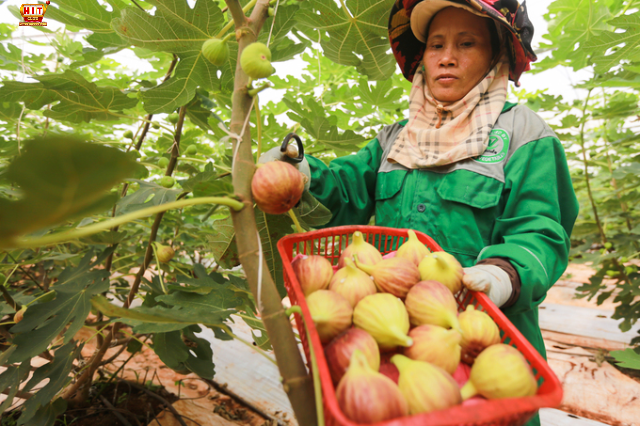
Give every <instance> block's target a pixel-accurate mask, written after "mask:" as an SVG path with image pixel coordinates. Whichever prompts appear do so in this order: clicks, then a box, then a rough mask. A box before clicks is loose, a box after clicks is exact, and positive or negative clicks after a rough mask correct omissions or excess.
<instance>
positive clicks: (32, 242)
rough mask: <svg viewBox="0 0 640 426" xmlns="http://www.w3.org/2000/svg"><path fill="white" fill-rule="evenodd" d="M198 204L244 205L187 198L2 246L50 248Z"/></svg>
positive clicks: (229, 200) (222, 199) (225, 199)
mask: <svg viewBox="0 0 640 426" xmlns="http://www.w3.org/2000/svg"><path fill="white" fill-rule="evenodd" d="M199 204H219V205H222V206H227V207H229V208H231V209H232V210H240V209H242V208H243V207H244V204H243V203H241V202H240V201H238V200H235V199H233V198H229V197H198V198H189V199H187V200H178V201H173V202H171V203H165V204H160V205H158V206H153V207H148V208H146V209H141V210H136V211H135V212H131V213H128V214H125V215H122V216H118V217H116V218H113V219H109V220H105V221H104V222H99V223H94V224H92V225H88V226H85V227H82V228H80V229H73V230H70V231H65V232H59V233H56V234H51V235H47V236H44V237H40V238H16V239H13V240H8V241H6V242H4V243H3V245H5V246H7V247H9V246H10V247H12V248H36V247H42V246H50V245H54V244H59V243H63V242H68V241H72V240H76V239H78V238H83V237H88V236H90V235H93V234H96V233H98V232H101V231H106V230H108V229H110V228H113V227H114V226H117V225H122V224H125V223H128V222H132V221H134V220H137V219H142V218H145V217H147V216H151V215H152V214H156V213H161V212H165V211H167V210H173V209H180V208H183V207H188V206H196V205H199Z"/></svg>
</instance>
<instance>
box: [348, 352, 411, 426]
mask: <svg viewBox="0 0 640 426" xmlns="http://www.w3.org/2000/svg"><path fill="white" fill-rule="evenodd" d="M336 399H337V400H338V405H339V406H340V409H341V410H342V412H343V413H344V415H345V416H346V417H347V418H349V419H350V420H352V421H354V422H356V423H358V424H362V423H364V424H369V423H378V422H382V421H385V420H391V419H395V418H396V417H402V416H406V415H407V414H409V410H408V407H407V401H406V400H405V398H404V396H403V395H402V393H401V392H400V389H399V388H398V385H396V384H395V383H394V382H393V381H392V380H391V379H389V378H388V377H386V376H384V375H382V374H380V373H378V372H377V371H375V370H374V369H373V368H371V366H370V365H369V364H368V362H367V358H366V357H365V356H364V354H363V353H362V352H360V351H359V350H357V349H356V350H355V351H354V353H353V355H352V356H351V361H350V363H349V368H348V369H347V372H346V373H345V375H344V377H342V380H340V384H338V388H337V389H336Z"/></svg>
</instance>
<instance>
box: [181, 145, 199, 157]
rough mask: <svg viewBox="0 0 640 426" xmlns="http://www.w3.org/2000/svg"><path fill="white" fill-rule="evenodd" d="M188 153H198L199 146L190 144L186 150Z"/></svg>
mask: <svg viewBox="0 0 640 426" xmlns="http://www.w3.org/2000/svg"><path fill="white" fill-rule="evenodd" d="M184 153H185V154H187V155H196V154H197V153H198V147H197V146H195V145H189V146H188V147H187V149H185V151H184Z"/></svg>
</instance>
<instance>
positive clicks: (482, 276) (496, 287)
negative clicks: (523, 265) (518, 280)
mask: <svg viewBox="0 0 640 426" xmlns="http://www.w3.org/2000/svg"><path fill="white" fill-rule="evenodd" d="M462 284H464V286H465V287H467V288H468V289H469V290H474V291H481V292H483V293H486V294H487V296H489V299H491V301H492V302H493V303H495V304H496V306H497V307H500V306H502V305H504V304H505V303H507V301H508V300H509V298H511V293H513V286H512V285H511V280H510V279H509V274H507V273H506V272H505V271H504V270H503V269H502V268H500V267H498V266H495V265H476V266H472V267H470V268H464V275H463V276H462Z"/></svg>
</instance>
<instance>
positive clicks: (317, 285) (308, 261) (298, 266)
mask: <svg viewBox="0 0 640 426" xmlns="http://www.w3.org/2000/svg"><path fill="white" fill-rule="evenodd" d="M291 267H292V268H293V272H294V273H295V274H296V278H298V282H299V283H300V288H302V292H303V293H304V295H305V296H308V295H310V294H311V293H313V292H314V291H316V290H323V289H325V288H327V287H328V286H329V282H330V281H331V278H332V277H333V267H332V266H331V262H329V261H328V260H327V259H326V258H325V257H322V256H317V255H313V256H305V257H300V258H298V259H296V260H294V261H293V263H292V264H291Z"/></svg>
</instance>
